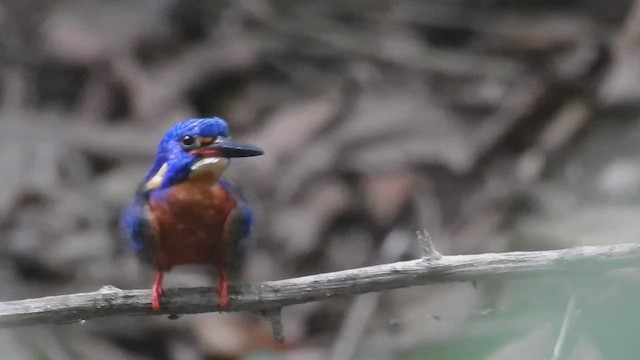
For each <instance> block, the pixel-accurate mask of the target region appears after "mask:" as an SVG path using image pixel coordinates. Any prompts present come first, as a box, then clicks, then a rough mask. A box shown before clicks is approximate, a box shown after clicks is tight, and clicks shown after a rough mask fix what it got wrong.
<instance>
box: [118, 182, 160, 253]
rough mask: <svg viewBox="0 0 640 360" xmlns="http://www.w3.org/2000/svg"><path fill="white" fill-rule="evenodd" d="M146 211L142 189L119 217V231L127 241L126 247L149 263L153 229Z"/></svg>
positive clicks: (145, 199) (144, 195)
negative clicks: (120, 230)
mask: <svg viewBox="0 0 640 360" xmlns="http://www.w3.org/2000/svg"><path fill="white" fill-rule="evenodd" d="M149 216H150V213H149V211H147V195H146V194H145V193H144V191H143V190H142V187H140V188H139V189H138V191H137V192H136V194H135V196H134V198H133V201H131V202H130V203H129V204H128V205H127V206H126V207H125V208H124V209H123V210H122V213H121V215H120V229H122V232H123V233H124V235H125V237H126V239H127V240H128V247H129V248H131V249H132V250H133V251H134V252H136V253H137V254H138V255H139V256H140V257H141V258H142V259H143V260H145V261H148V262H151V260H152V258H151V256H152V254H153V244H154V241H153V236H154V232H153V228H152V226H151V221H150V219H149Z"/></svg>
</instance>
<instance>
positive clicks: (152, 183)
mask: <svg viewBox="0 0 640 360" xmlns="http://www.w3.org/2000/svg"><path fill="white" fill-rule="evenodd" d="M166 172H167V163H164V164H162V166H161V167H160V169H159V170H158V172H157V173H156V174H155V175H153V177H152V178H151V179H149V181H147V183H146V184H145V186H144V188H145V190H153V189H157V188H158V187H160V184H162V179H164V174H165V173H166Z"/></svg>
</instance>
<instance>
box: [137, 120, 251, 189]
mask: <svg viewBox="0 0 640 360" xmlns="http://www.w3.org/2000/svg"><path fill="white" fill-rule="evenodd" d="M262 154H263V152H262V150H261V149H259V148H257V147H255V146H253V145H249V144H244V143H241V142H238V141H235V140H232V139H231V138H230V137H229V127H228V126H227V123H226V122H225V121H224V120H222V119H220V118H217V117H214V118H203V119H187V120H184V121H181V122H178V123H177V124H175V125H173V126H172V127H171V128H170V129H169V130H168V131H167V133H166V134H165V135H164V137H163V138H162V140H160V144H159V145H158V150H157V151H156V155H155V159H154V162H153V165H152V166H151V169H149V172H148V173H147V175H146V176H145V189H146V190H152V189H158V188H160V189H162V188H167V187H169V186H172V185H175V184H177V183H179V182H181V181H183V180H185V179H188V178H195V177H200V176H209V177H213V178H215V179H217V178H218V177H220V175H222V172H223V171H224V170H225V169H226V167H227V165H228V164H229V159H230V158H234V157H248V156H258V155H262Z"/></svg>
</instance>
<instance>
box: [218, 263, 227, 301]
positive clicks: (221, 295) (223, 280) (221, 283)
mask: <svg viewBox="0 0 640 360" xmlns="http://www.w3.org/2000/svg"><path fill="white" fill-rule="evenodd" d="M217 292H218V306H220V307H221V308H222V307H225V306H227V272H226V271H225V270H223V269H218V290H217Z"/></svg>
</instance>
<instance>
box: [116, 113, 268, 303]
mask: <svg viewBox="0 0 640 360" xmlns="http://www.w3.org/2000/svg"><path fill="white" fill-rule="evenodd" d="M262 154H263V152H262V150H261V149H259V148H258V147H255V146H253V145H249V144H245V143H241V142H239V141H236V140H232V139H231V137H230V136H229V127H228V125H227V123H226V122H225V121H224V120H222V119H220V118H217V117H214V118H200V119H187V120H184V121H181V122H178V123H176V124H175V125H173V126H172V127H171V128H170V129H169V130H168V131H167V133H166V134H165V135H164V137H163V138H162V140H160V143H159V145H158V149H157V151H156V154H155V158H154V160H153V165H151V168H150V169H149V171H148V172H147V175H146V176H145V177H144V180H143V181H142V183H141V184H140V185H139V187H138V189H137V191H136V193H135V195H134V198H133V200H132V201H131V203H130V204H129V205H127V206H126V207H125V208H124V210H123V211H122V215H121V217H120V226H121V228H122V230H123V232H124V233H125V235H126V237H127V238H128V239H129V241H130V243H131V244H132V245H133V248H134V250H135V252H136V253H137V254H138V255H139V257H140V258H141V260H143V261H144V262H146V263H149V264H151V265H153V266H154V267H155V269H156V273H155V281H154V282H153V286H152V298H151V307H152V308H153V310H156V311H157V310H159V309H160V298H161V296H162V279H163V274H164V272H166V271H169V270H171V268H172V267H174V266H176V265H183V264H210V265H212V266H213V267H214V268H215V270H216V272H217V277H218V287H217V293H218V305H219V306H220V307H224V306H226V304H227V272H228V271H230V270H231V271H233V270H236V269H238V267H239V266H240V264H241V263H242V261H243V257H244V254H245V252H246V250H247V247H248V245H249V243H248V242H249V230H250V227H251V223H252V214H251V210H250V209H249V207H248V205H247V203H246V201H245V200H244V199H243V198H242V197H241V196H240V195H239V194H238V193H237V192H236V190H234V188H233V187H232V186H231V184H230V183H229V182H227V181H226V180H224V179H222V178H221V175H222V173H223V172H224V171H225V169H226V168H227V166H228V165H229V163H230V162H231V158H238V157H248V156H258V155H262Z"/></svg>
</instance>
